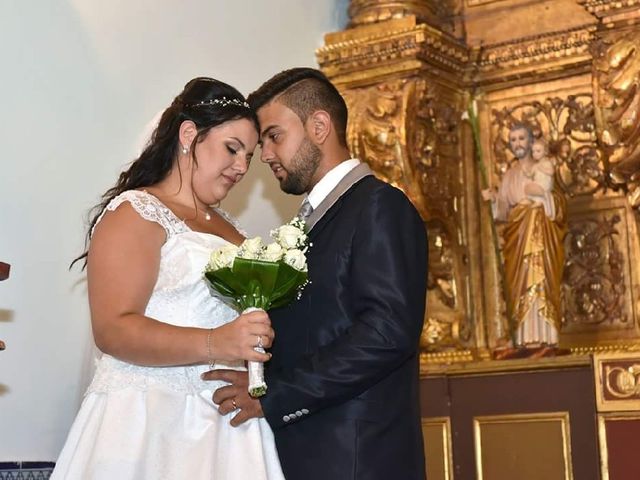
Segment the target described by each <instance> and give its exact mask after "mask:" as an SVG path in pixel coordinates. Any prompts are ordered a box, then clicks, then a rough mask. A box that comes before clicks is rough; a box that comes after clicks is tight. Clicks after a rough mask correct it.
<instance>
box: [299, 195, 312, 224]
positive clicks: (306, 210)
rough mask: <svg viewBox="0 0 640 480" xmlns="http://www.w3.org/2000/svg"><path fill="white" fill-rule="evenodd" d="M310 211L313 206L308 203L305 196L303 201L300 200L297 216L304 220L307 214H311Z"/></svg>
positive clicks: (307, 216)
mask: <svg viewBox="0 0 640 480" xmlns="http://www.w3.org/2000/svg"><path fill="white" fill-rule="evenodd" d="M311 212H313V207H312V206H311V204H310V203H309V199H308V198H305V199H304V202H302V205H301V206H300V210H298V217H299V218H301V219H302V220H304V221H305V222H306V221H307V218H309V215H311Z"/></svg>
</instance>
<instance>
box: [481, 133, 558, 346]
mask: <svg viewBox="0 0 640 480" xmlns="http://www.w3.org/2000/svg"><path fill="white" fill-rule="evenodd" d="M509 149H510V150H511V152H512V153H513V154H514V156H515V158H516V160H517V161H516V162H514V163H512V166H511V167H510V168H509V169H508V170H507V172H506V173H505V175H504V177H503V178H502V181H501V182H500V185H499V188H498V189H497V190H484V191H483V192H482V196H483V198H484V199H485V200H490V201H491V206H492V213H493V217H494V219H495V220H496V221H498V222H504V224H505V225H504V229H503V240H504V243H503V250H502V251H503V257H504V276H505V278H504V286H505V295H506V302H507V312H508V316H509V326H510V328H511V333H512V338H513V343H514V347H515V348H513V349H508V348H505V349H503V350H501V351H498V352H496V358H512V357H531V356H548V355H556V354H558V353H560V352H561V351H560V350H559V349H558V348H557V345H558V332H559V329H560V325H561V320H562V318H561V317H562V313H561V308H560V284H561V279H562V270H563V266H564V247H563V240H564V235H565V233H566V224H565V202H564V198H563V197H562V195H561V194H559V193H558V192H557V191H555V190H554V189H553V179H554V173H555V172H554V170H555V167H554V164H553V162H552V161H551V160H550V159H549V158H548V156H547V146H546V143H545V142H544V140H543V139H542V138H538V139H536V138H534V136H533V133H532V130H531V128H530V127H529V126H528V125H526V124H524V123H517V124H513V125H512V126H511V128H510V130H509ZM563 353H564V352H563Z"/></svg>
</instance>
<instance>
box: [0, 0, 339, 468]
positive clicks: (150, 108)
mask: <svg viewBox="0 0 640 480" xmlns="http://www.w3.org/2000/svg"><path fill="white" fill-rule="evenodd" d="M347 5H348V0H324V1H318V0H180V1H169V0H162V1H158V0H135V1H130V0H109V1H101V0H57V1H53V0H40V1H36V0H22V1H18V0H2V1H0V59H1V61H2V72H1V74H0V99H1V102H0V105H1V107H0V108H1V111H2V114H1V115H2V125H1V128H0V159H1V160H0V165H1V168H0V261H4V262H8V263H11V264H12V270H11V277H10V279H9V280H7V281H4V282H2V283H0V339H3V340H5V342H6V343H7V350H5V351H4V352H0V461H16V460H33V461H36V460H41V461H51V460H55V459H56V457H57V455H58V452H59V450H60V448H61V447H62V444H63V442H64V439H65V438H66V434H67V431H68V429H69V426H70V424H71V422H72V420H73V418H74V416H75V413H76V411H77V408H78V406H79V402H80V400H81V397H82V394H83V391H84V389H85V387H86V385H87V382H88V380H89V378H88V377H89V375H90V373H91V370H92V367H90V358H91V356H92V348H93V346H92V341H91V337H90V328H89V318H88V309H87V304H86V288H85V283H84V275H83V274H82V273H81V272H80V271H79V270H78V269H74V270H73V271H71V272H69V271H68V270H67V267H68V265H69V262H70V260H71V259H73V258H74V257H75V256H76V255H78V254H79V253H81V252H82V249H83V240H84V233H85V224H84V222H85V219H86V213H87V210H88V209H89V208H90V207H91V206H93V205H94V204H95V203H96V202H97V201H98V199H99V195H100V194H101V193H102V192H103V191H104V190H105V189H106V188H108V187H109V186H111V185H112V184H113V183H114V182H115V179H116V176H117V174H118V172H119V171H120V170H121V169H122V168H123V166H124V165H125V164H126V163H128V162H129V161H130V160H131V159H132V156H133V154H134V153H135V146H136V144H137V142H138V138H139V136H140V133H141V131H142V129H143V127H144V125H145V124H146V123H148V121H149V120H150V119H151V118H152V117H153V116H154V114H156V112H157V111H158V110H160V109H161V108H163V107H164V106H166V105H168V104H169V102H170V101H171V99H172V98H173V97H174V96H175V95H176V94H177V93H178V92H179V91H180V90H181V89H182V87H183V85H184V84H185V83H186V82H187V80H189V79H190V78H192V77H194V76H199V75H207V76H213V77H217V78H220V79H221V80H224V81H227V82H229V83H231V84H233V85H234V86H236V87H238V88H239V89H240V90H241V91H242V92H244V93H248V92H250V91H251V90H253V89H254V88H256V87H258V86H259V85H260V84H261V83H262V81H264V80H266V79H267V78H268V77H270V76H271V75H272V74H275V73H277V72H278V71H280V70H282V69H284V68H289V67H293V66H315V56H314V50H315V49H316V48H317V47H319V46H321V45H322V43H323V40H322V36H323V34H324V33H325V32H331V31H336V30H340V29H342V28H343V27H344V24H345V22H346V9H347ZM299 201H300V200H299V199H297V198H295V197H285V196H281V194H280V191H279V189H278V188H277V185H276V184H275V181H274V180H273V178H272V177H271V174H270V172H269V171H268V169H267V168H266V167H265V166H264V165H262V164H261V163H260V162H255V163H254V164H253V165H252V168H251V170H250V172H249V173H248V175H247V177H246V179H245V180H244V181H243V183H241V184H240V185H239V186H238V187H237V188H236V189H235V190H234V191H233V192H232V193H231V195H230V196H229V198H228V199H227V200H225V202H223V208H226V209H227V210H229V211H230V212H231V213H233V214H235V215H238V216H239V218H240V220H241V222H242V223H243V224H244V225H245V226H246V228H247V230H248V231H249V233H250V234H263V235H264V234H266V232H268V231H269V229H270V228H271V227H272V226H274V225H276V224H278V223H280V222H282V221H283V220H287V219H288V218H289V217H290V216H291V215H292V214H293V213H294V212H295V210H296V209H297V205H298V203H299Z"/></svg>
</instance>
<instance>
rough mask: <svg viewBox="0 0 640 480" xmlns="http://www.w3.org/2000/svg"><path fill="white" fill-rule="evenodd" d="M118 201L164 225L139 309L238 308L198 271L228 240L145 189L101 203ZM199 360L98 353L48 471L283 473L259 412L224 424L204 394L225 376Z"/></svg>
mask: <svg viewBox="0 0 640 480" xmlns="http://www.w3.org/2000/svg"><path fill="white" fill-rule="evenodd" d="M125 201H128V202H130V203H131V205H132V206H133V207H134V209H135V210H136V211H137V212H138V213H139V214H140V215H141V216H142V217H143V218H145V219H146V220H148V221H152V222H157V223H159V224H160V225H162V227H163V228H164V229H165V231H166V234H167V240H166V243H165V244H164V246H163V247H162V251H161V260H160V270H159V273H158V281H157V283H156V285H155V287H154V289H153V293H152V295H151V298H150V300H149V304H148V305H147V309H146V311H145V314H146V315H148V316H149V317H152V318H155V319H157V320H160V321H163V322H166V323H170V324H173V325H181V326H190V327H203V328H211V327H216V326H220V325H222V324H224V323H226V322H229V321H231V320H233V319H234V318H235V317H236V316H237V313H236V312H235V311H234V310H233V309H231V308H229V307H228V306H226V305H225V304H223V303H222V302H221V301H220V300H219V299H217V298H215V297H212V296H211V294H210V292H209V289H208V287H207V285H206V284H205V282H204V280H203V271H204V267H205V265H206V264H207V262H208V260H209V255H210V252H211V251H212V250H213V249H216V248H218V247H220V246H222V245H224V244H225V243H226V241H225V240H224V239H222V238H220V237H217V236H215V235H211V234H206V233H199V232H194V231H192V230H190V229H189V227H187V226H186V225H185V223H184V222H183V221H181V220H179V219H178V218H177V217H176V216H175V215H174V214H173V213H172V212H171V211H170V210H169V209H168V208H167V207H165V206H164V205H163V204H162V203H160V201H159V200H158V199H157V198H155V197H154V196H152V195H150V194H148V193H146V192H143V191H136V190H130V191H127V192H124V193H122V194H121V195H119V196H118V197H116V198H115V199H113V201H111V203H110V204H109V205H108V207H107V209H108V210H115V209H116V208H117V207H118V206H119V205H120V204H122V202H125ZM220 367H222V365H220ZM236 367H238V365H236ZM207 370H208V367H207V366H205V365H200V366H186V367H143V366H138V365H133V364H130V363H127V362H123V361H120V360H117V359H116V358H113V357H111V356H109V355H106V354H105V355H103V356H102V358H101V359H100V360H99V361H98V365H97V370H96V373H95V376H94V378H93V381H92V383H91V385H90V386H89V388H88V390H87V393H86V395H85V398H84V401H83V402H82V406H81V407H80V411H79V413H78V416H77V417H76V419H75V421H74V423H73V426H72V427H71V431H70V432H69V436H68V438H67V441H66V444H65V446H64V448H63V450H62V453H61V454H60V457H59V459H58V462H57V464H56V467H55V470H54V472H53V474H52V476H51V479H52V480H60V479H81V480H144V479H148V480H159V479H174V480H181V479H202V480H205V479H207V480H210V479H214V480H244V479H246V480H260V479H265V480H266V479H268V480H274V479H283V478H284V477H283V475H282V470H281V468H280V464H279V461H278V456H277V453H276V448H275V443H274V440H273V434H272V432H271V429H270V428H269V425H268V424H267V422H266V420H264V419H263V418H261V419H252V420H250V421H248V422H246V423H244V424H243V425H241V426H239V427H232V426H230V424H229V421H230V419H231V418H232V416H233V415H235V413H231V414H228V415H226V416H222V415H220V414H219V413H218V411H217V408H216V406H215V405H214V403H213V402H212V400H211V397H212V394H213V392H214V391H215V390H216V389H217V388H218V387H221V386H223V385H224V383H223V382H206V381H203V380H201V378H200V374H201V373H202V372H205V371H207ZM236 413H237V412H236Z"/></svg>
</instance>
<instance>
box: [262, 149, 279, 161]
mask: <svg viewBox="0 0 640 480" xmlns="http://www.w3.org/2000/svg"><path fill="white" fill-rule="evenodd" d="M275 157H276V156H275V154H274V153H273V150H272V149H271V147H270V146H269V145H262V149H261V150H260V161H262V162H264V163H269V161H271V160H273V159H274V158H275Z"/></svg>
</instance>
